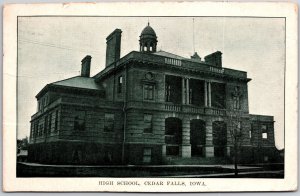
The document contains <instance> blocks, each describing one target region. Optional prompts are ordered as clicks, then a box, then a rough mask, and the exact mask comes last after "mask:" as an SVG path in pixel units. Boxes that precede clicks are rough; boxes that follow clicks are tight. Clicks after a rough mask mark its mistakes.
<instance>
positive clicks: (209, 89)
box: [207, 81, 211, 107]
mask: <svg viewBox="0 0 300 196" xmlns="http://www.w3.org/2000/svg"><path fill="white" fill-rule="evenodd" d="M207 91H208V95H207V96H208V107H211V82H210V81H209V82H208V85H207Z"/></svg>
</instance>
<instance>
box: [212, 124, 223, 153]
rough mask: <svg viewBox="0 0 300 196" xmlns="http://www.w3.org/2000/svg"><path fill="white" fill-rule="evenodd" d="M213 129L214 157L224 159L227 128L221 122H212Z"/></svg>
mask: <svg viewBox="0 0 300 196" xmlns="http://www.w3.org/2000/svg"><path fill="white" fill-rule="evenodd" d="M212 129H213V145H214V155H215V157H224V156H225V154H226V145H227V127H226V123H225V122H223V121H214V122H213V123H212Z"/></svg>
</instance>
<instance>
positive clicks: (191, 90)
mask: <svg viewBox="0 0 300 196" xmlns="http://www.w3.org/2000/svg"><path fill="white" fill-rule="evenodd" d="M189 98H190V100H189V104H193V89H191V88H190V92H189Z"/></svg>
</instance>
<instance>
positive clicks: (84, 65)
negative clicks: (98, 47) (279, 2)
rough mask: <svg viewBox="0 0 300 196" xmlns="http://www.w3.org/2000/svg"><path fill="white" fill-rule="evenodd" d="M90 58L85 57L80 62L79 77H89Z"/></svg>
mask: <svg viewBox="0 0 300 196" xmlns="http://www.w3.org/2000/svg"><path fill="white" fill-rule="evenodd" d="M91 59H92V57H91V56H89V55H87V56H86V57H84V58H83V59H82V60H81V77H90V69H91Z"/></svg>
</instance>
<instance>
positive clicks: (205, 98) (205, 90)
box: [204, 80, 208, 107]
mask: <svg viewBox="0 0 300 196" xmlns="http://www.w3.org/2000/svg"><path fill="white" fill-rule="evenodd" d="M204 104H205V107H207V105H208V104H207V82H206V80H205V81H204Z"/></svg>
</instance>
